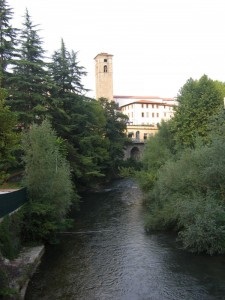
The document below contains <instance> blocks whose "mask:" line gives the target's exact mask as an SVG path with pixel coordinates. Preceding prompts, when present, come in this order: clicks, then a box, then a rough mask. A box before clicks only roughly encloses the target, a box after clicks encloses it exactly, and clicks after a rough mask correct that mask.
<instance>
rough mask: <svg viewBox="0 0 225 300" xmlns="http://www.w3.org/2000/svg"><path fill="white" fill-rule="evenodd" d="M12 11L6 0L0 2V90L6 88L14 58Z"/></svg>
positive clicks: (14, 42) (14, 32)
mask: <svg viewBox="0 0 225 300" xmlns="http://www.w3.org/2000/svg"><path fill="white" fill-rule="evenodd" d="M12 16H13V12H12V9H11V8H10V7H9V6H8V3H7V1H6V0H0V37H1V38H0V88H6V87H7V85H8V84H7V81H8V79H9V77H10V72H9V71H8V67H9V66H10V64H11V63H12V62H13V59H14V58H15V56H16V34H17V29H15V28H13V27H12V25H11V19H12Z"/></svg>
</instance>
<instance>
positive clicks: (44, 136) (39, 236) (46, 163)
mask: <svg viewBox="0 0 225 300" xmlns="http://www.w3.org/2000/svg"><path fill="white" fill-rule="evenodd" d="M23 150H24V159H23V161H24V164H25V186H26V187H27V190H28V196H29V204H28V206H27V207H26V213H25V219H24V224H25V226H24V235H25V236H26V238H27V239H28V240H39V241H41V240H47V239H49V238H50V237H51V235H52V234H53V233H54V232H56V231H58V230H59V228H60V226H62V224H63V223H64V222H65V218H66V214H67V212H68V210H69V208H70V205H71V203H72V200H73V198H74V199H78V197H77V194H76V193H75V192H74V190H73V184H72V181H71V174H70V167H69V164H68V163H67V161H66V159H65V155H64V150H63V151H62V140H60V139H58V138H57V136H56V133H55V132H54V130H53V129H52V128H51V125H50V123H49V122H48V121H43V123H42V124H41V125H39V126H38V125H35V124H34V125H33V126H32V127H31V129H30V130H29V131H28V132H27V133H25V134H24V138H23Z"/></svg>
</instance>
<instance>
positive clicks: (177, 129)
mask: <svg viewBox="0 0 225 300" xmlns="http://www.w3.org/2000/svg"><path fill="white" fill-rule="evenodd" d="M224 96H225V91H224V88H221V85H219V84H218V82H215V81H213V80H211V79H209V78H208V77H207V76H206V75H204V76H202V77H201V78H200V79H199V80H193V79H192V78H190V79H189V80H188V81H187V82H186V84H185V85H184V86H183V87H182V88H181V90H180V93H179V95H178V98H177V101H178V103H179V105H178V106H177V108H176V112H175V116H174V118H173V130H174V133H175V140H176V143H177V146H178V147H179V146H181V147H185V146H191V147H193V146H194V144H195V140H196V138H197V137H198V136H200V137H201V138H203V139H207V132H208V122H209V120H210V118H212V116H215V115H217V114H218V113H219V111H221V109H222V107H223V97H224Z"/></svg>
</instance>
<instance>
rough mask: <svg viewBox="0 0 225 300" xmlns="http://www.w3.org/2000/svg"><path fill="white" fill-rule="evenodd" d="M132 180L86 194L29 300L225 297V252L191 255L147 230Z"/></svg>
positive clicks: (49, 252) (30, 290)
mask: <svg viewBox="0 0 225 300" xmlns="http://www.w3.org/2000/svg"><path fill="white" fill-rule="evenodd" d="M141 201H142V195H141V192H140V190H139V189H138V186H137V184H136V183H135V182H134V181H132V180H120V181H116V182H114V183H113V184H112V185H111V186H110V187H109V188H108V189H106V190H105V191H104V192H102V193H96V194H89V195H86V196H85V197H84V198H83V202H82V205H81V211H80V212H79V214H77V213H74V217H75V220H76V225H75V226H74V228H73V229H72V232H71V233H69V234H64V235H62V242H61V243H60V244H59V245H54V246H49V247H48V248H47V249H46V254H45V256H44V258H43V261H42V263H41V265H40V267H39V269H38V271H37V273H36V274H35V276H34V277H33V279H32V281H31V282H30V284H29V287H28V290H27V295H26V300H40V299H41V300H42V299H43V300H45V299H49V300H53V299H54V300H55V299H60V300H67V299H68V300H73V299H79V300H82V299H85V300H89V299H90V300H92V299H93V300H94V299H96V300H102V299H104V300H108V299H115V300H120V299H125V300H126V299H127V300H128V299H129V300H133V299H134V300H136V299H138V300H139V299H140V300H144V299H153V300H158V299H159V300H163V299H178V300H180V299H187V300H192V299H193V300H195V299H196V300H201V299H204V300H205V299H206V300H208V299H225V268H224V267H225V257H209V256H204V255H193V254H190V253H187V252H186V251H183V250H182V249H179V247H178V245H177V243H176V241H175V237H174V236H172V235H169V234H146V233H145V231H144V224H143V219H144V208H143V206H142V205H141Z"/></svg>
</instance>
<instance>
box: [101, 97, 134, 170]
mask: <svg viewBox="0 0 225 300" xmlns="http://www.w3.org/2000/svg"><path fill="white" fill-rule="evenodd" d="M98 101H99V102H100V104H101V106H102V108H103V112H104V116H105V118H106V125H105V128H104V137H105V139H106V140H107V141H108V142H109V148H108V151H109V157H110V160H109V161H108V171H109V172H113V173H117V171H118V166H119V165H120V164H121V160H122V159H123V157H124V151H123V150H124V147H125V145H126V143H128V141H129V140H128V139H127V137H126V134H125V130H126V122H127V116H125V115H124V114H122V113H121V112H119V111H118V105H117V104H116V103H115V102H113V101H112V102H110V101H108V100H107V99H105V98H100V99H99V100H98Z"/></svg>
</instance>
